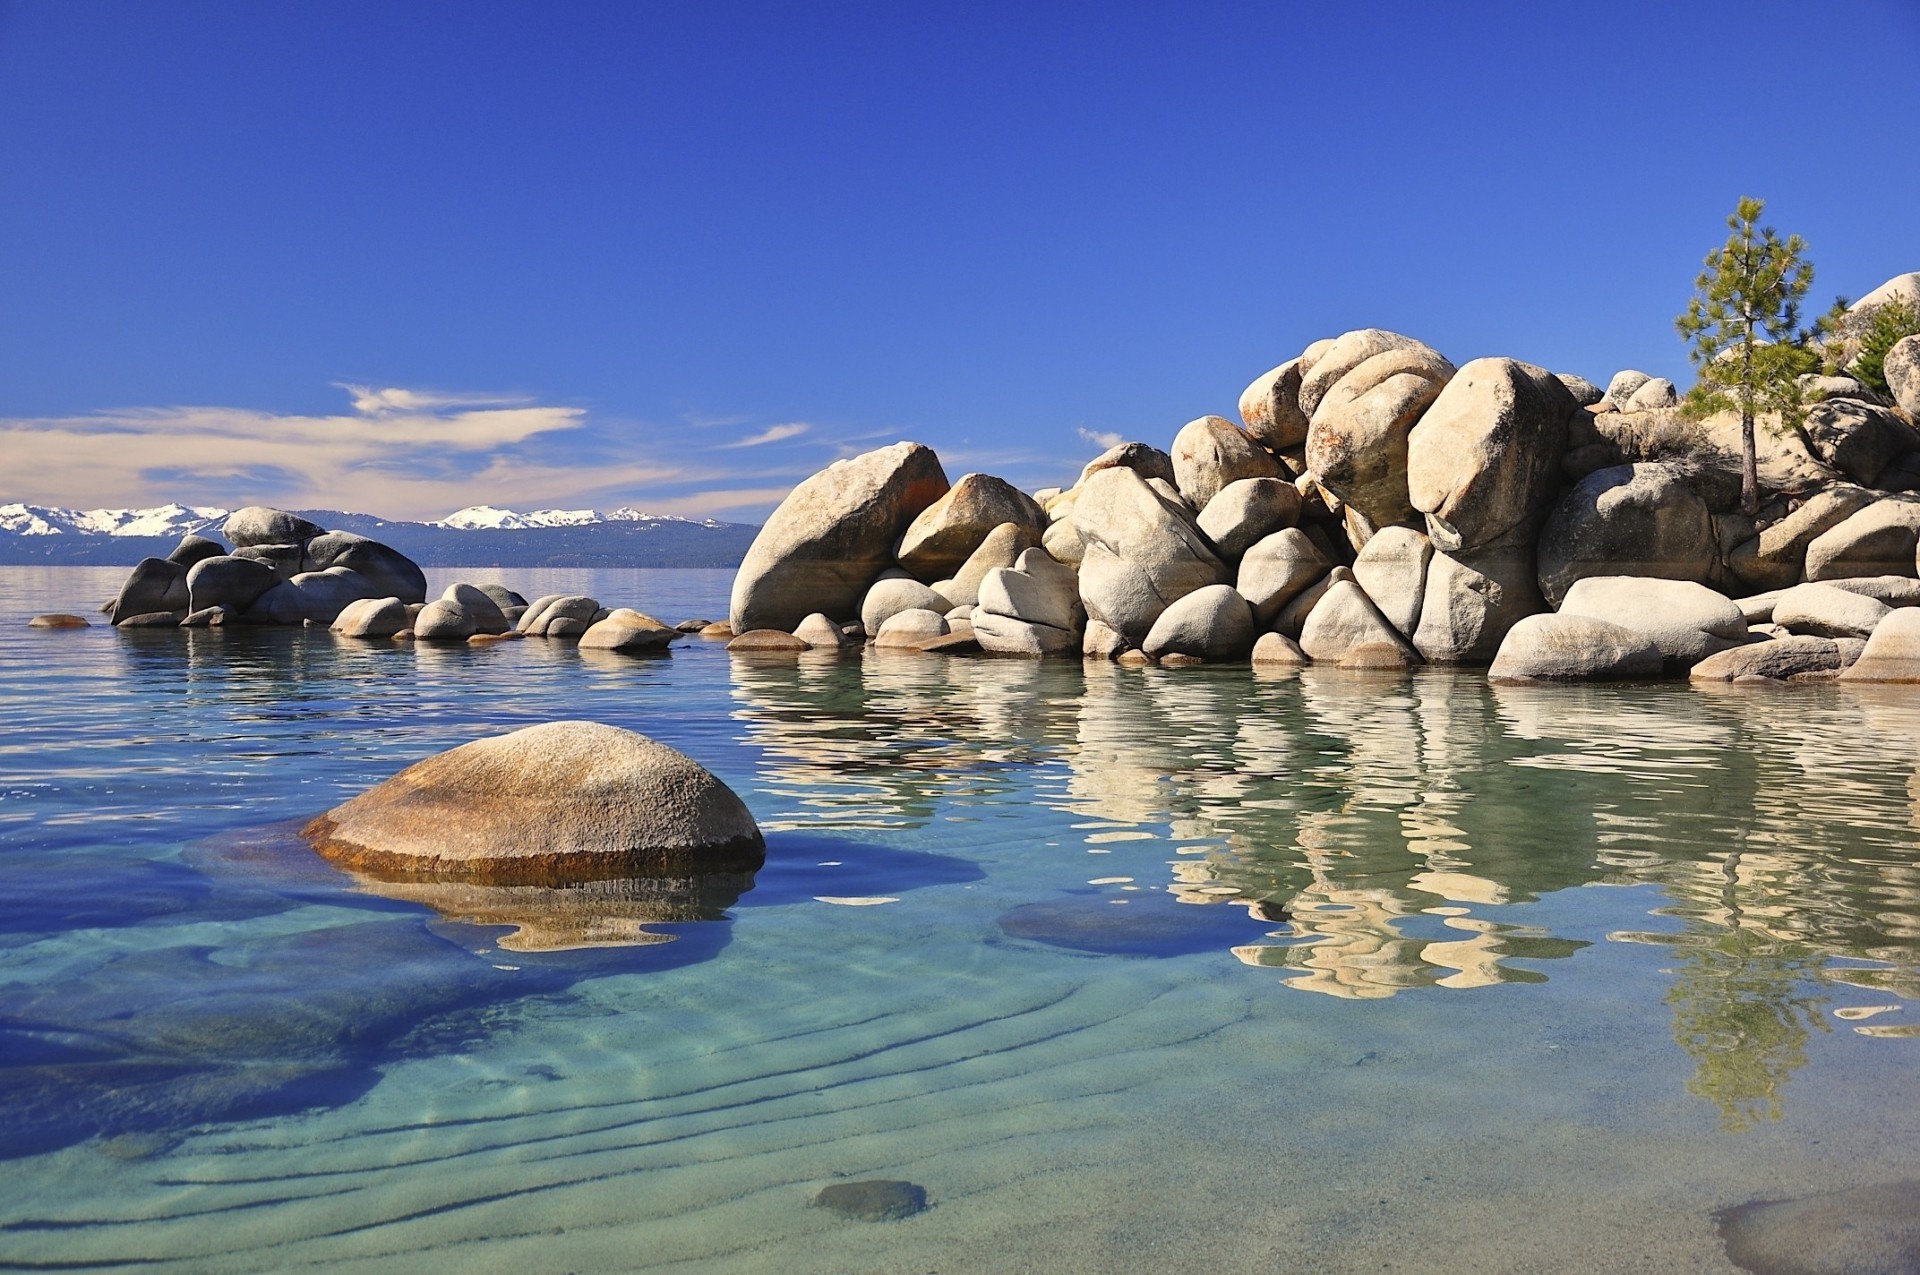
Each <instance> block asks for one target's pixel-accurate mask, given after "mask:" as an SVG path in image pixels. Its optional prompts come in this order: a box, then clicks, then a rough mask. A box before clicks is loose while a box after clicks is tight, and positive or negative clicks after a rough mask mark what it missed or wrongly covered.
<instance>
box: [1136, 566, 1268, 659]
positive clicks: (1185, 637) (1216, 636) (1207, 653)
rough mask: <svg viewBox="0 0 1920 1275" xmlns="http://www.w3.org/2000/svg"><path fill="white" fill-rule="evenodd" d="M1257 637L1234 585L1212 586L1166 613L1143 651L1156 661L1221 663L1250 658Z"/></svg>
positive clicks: (1250, 615)
mask: <svg viewBox="0 0 1920 1275" xmlns="http://www.w3.org/2000/svg"><path fill="white" fill-rule="evenodd" d="M1257 636H1259V634H1258V632H1257V630H1255V628H1254V627H1253V608H1252V607H1250V606H1248V605H1247V600H1246V599H1245V598H1243V597H1241V596H1240V595H1239V594H1238V593H1236V592H1234V589H1233V586H1232V585H1226V584H1210V585H1208V586H1206V587H1205V588H1203V589H1195V590H1194V591H1193V592H1192V593H1189V594H1188V595H1187V596H1186V597H1184V598H1181V599H1180V600H1179V601H1178V602H1175V603H1174V604H1173V605H1172V606H1170V607H1168V608H1167V609H1166V610H1165V611H1162V612H1161V613H1160V618H1159V619H1157V620H1155V621H1154V622H1153V628H1152V629H1150V630H1149V631H1148V633H1147V637H1146V640H1145V641H1144V642H1142V643H1141V644H1140V649H1141V650H1143V651H1145V652H1146V653H1147V654H1148V655H1151V656H1152V657H1153V658H1154V659H1156V660H1157V659H1160V658H1161V657H1162V656H1166V655H1186V656H1192V657H1193V658H1195V659H1201V660H1205V661H1207V662H1208V663H1210V664H1217V663H1225V662H1229V661H1233V660H1244V659H1246V658H1247V655H1248V653H1249V652H1251V651H1252V650H1253V640H1254V638H1255V637H1257Z"/></svg>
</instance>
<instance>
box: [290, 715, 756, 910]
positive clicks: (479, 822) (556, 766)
mask: <svg viewBox="0 0 1920 1275" xmlns="http://www.w3.org/2000/svg"><path fill="white" fill-rule="evenodd" d="M305 835H306V836H307V838H308V839H309V840H310V841H312V843H313V845H314V848H315V849H317V850H318V851H319V852H320V853H321V854H323V855H325V856H326V857H327V858H329V859H331V860H333V861H334V862H335V863H339V864H341V865H343V866H345V867H348V868H352V869H354V870H356V871H361V872H366V873H368V874H370V875H373V876H380V877H388V878H401V879H407V878H415V879H417V878H430V879H439V880H459V881H476V882H485V883H488V884H493V885H564V884H568V883H574V882H583V881H592V880H601V879H606V878H611V877H647V876H678V875H683V874H688V873H700V872H751V871H754V870H755V869H757V868H759V867H760V865H761V863H762V862H764V861H765V858H766V843H765V841H764V840H763V839H762V837H761V835H760V829H759V827H758V826H757V825H755V823H754V821H753V816H752V815H751V814H749V813H748V811H747V808H746V806H745V805H744V804H743V803H742V802H741V800H740V798H739V797H737V796H735V795H734V793H733V791H732V790H731V789H730V788H728V787H727V786H726V785H725V784H724V783H722V782H720V780H719V779H717V778H715V777H714V776H713V774H712V773H710V772H709V771H707V770H706V769H705V768H704V767H702V766H701V765H699V763H697V762H695V761H694V760H693V759H692V758H690V757H687V756H686V755H685V754H683V753H680V752H677V751H675V750H674V749H671V748H668V747H667V746H666V745H664V744H659V743H656V742H654V741H653V740H650V739H648V738H646V737H645V736H644V735H637V734H634V733H633V732H632V731H625V730H619V729H616V728H615V727H612V726H604V725H601V724H600V723H598V722H577V721H567V722H548V723H545V724H544V725H540V726H529V727H527V728H526V729H525V730H517V731H514V732H512V733H511V734H507V735H496V736H493V737H490V738H487V739H480V740H475V741H474V742H473V743H470V744H463V745H461V746H460V747H458V748H455V749H453V750H452V751H450V752H445V753H440V754H438V755H436V756H433V757H429V758H427V759H426V760H425V761H422V762H418V763H416V764H414V765H412V766H409V767H408V768H407V769H405V770H403V771H401V772H400V773H399V774H397V775H395V776H394V777H393V778H391V779H389V780H387V781H386V782H384V783H382V784H379V785H376V786H375V787H373V788H370V789H368V790H367V791H366V792H364V793H362V794H360V795H359V796H358V797H355V798H353V799H352V800H351V801H348V802H346V803H344V804H342V805H339V806H336V807H334V808H333V809H332V810H330V811H328V812H327V813H326V814H324V815H322V816H321V817H319V818H318V819H315V820H314V821H313V822H312V823H310V824H308V825H307V827H306V829H305Z"/></svg>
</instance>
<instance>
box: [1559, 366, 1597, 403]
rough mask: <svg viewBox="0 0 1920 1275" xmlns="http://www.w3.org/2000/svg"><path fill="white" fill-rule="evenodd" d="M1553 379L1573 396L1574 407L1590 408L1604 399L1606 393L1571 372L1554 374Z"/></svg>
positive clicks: (1584, 378)
mask: <svg viewBox="0 0 1920 1275" xmlns="http://www.w3.org/2000/svg"><path fill="white" fill-rule="evenodd" d="M1553 375H1554V377H1555V378H1556V379H1557V380H1558V381H1559V382H1560V384H1562V385H1564V386H1566V387H1567V393H1568V394H1571V395H1572V396H1573V401H1574V404H1575V406H1578V407H1592V406H1593V405H1594V404H1595V403H1598V402H1600V401H1601V400H1602V399H1604V398H1606V396H1607V392H1606V391H1605V390H1603V389H1601V388H1600V387H1599V386H1598V385H1595V384H1594V383H1593V382H1592V381H1589V380H1588V379H1587V378H1586V377H1584V376H1575V375H1574V374H1573V373H1571V372H1555V373H1554V374H1553Z"/></svg>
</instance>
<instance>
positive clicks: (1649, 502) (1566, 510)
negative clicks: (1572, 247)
mask: <svg viewBox="0 0 1920 1275" xmlns="http://www.w3.org/2000/svg"><path fill="white" fill-rule="evenodd" d="M1461 375H1463V376H1464V375H1465V373H1464V372H1463V373H1462V374H1461ZM1456 383H1457V381H1456ZM1717 554H1718V544H1717V542H1716V541H1715V539H1714V535H1713V517H1712V515H1711V514H1710V513H1708V511H1707V505H1706V502H1705V501H1703V500H1702V499H1700V496H1699V494H1698V493H1696V492H1695V491H1694V489H1693V488H1692V487H1691V486H1690V485H1689V484H1688V483H1687V480H1686V478H1685V476H1684V475H1683V474H1682V473H1681V471H1680V470H1679V469H1678V468H1676V467H1674V466H1671V465H1662V464H1638V465H1617V466H1614V467H1613V468H1611V469H1599V470H1595V471H1594V472H1593V473H1591V474H1588V475H1587V476H1586V477H1585V478H1583V479H1581V480H1580V482H1579V484H1578V485H1576V486H1575V487H1574V489H1573V490H1572V491H1571V492H1569V493H1568V494H1567V496H1566V498H1565V499H1564V500H1562V501H1561V502H1560V504H1559V505H1558V506H1557V507H1556V508H1555V509H1554V511H1553V514H1552V515H1551V516H1550V517H1549V518H1548V519H1547V522H1546V525H1545V527H1543V528H1542V529H1541V532H1540V541H1539V572H1540V591H1541V592H1542V593H1544V594H1545V595H1546V598H1547V601H1549V602H1551V603H1553V604H1555V605H1558V604H1559V602H1560V600H1561V599H1562V598H1564V597H1565V596H1566V594H1567V590H1568V589H1570V588H1572V587H1573V583H1574V581H1576V580H1579V579H1581V578H1583V577H1585V576H1619V575H1633V576H1651V577H1654V578H1657V579H1662V580H1693V581H1705V580H1707V579H1709V578H1710V577H1711V576H1712V574H1713V570H1714V566H1715V563H1716V561H1717ZM1908 559H1909V565H1911V559H1912V555H1911V554H1909V555H1908Z"/></svg>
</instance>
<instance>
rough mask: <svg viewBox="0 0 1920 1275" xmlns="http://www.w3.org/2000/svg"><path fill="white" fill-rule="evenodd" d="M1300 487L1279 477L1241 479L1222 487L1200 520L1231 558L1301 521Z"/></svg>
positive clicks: (1212, 538)
mask: <svg viewBox="0 0 1920 1275" xmlns="http://www.w3.org/2000/svg"><path fill="white" fill-rule="evenodd" d="M1300 504H1301V501H1300V489H1299V488H1297V487H1295V486H1294V485H1293V484H1292V483H1290V482H1287V481H1285V480H1284V479H1280V478H1242V479H1240V480H1239V481H1238V482H1231V483H1228V484H1227V485H1226V486H1225V487H1222V488H1221V489H1220V491H1219V493H1218V494H1217V495H1215V496H1214V498H1213V499H1212V500H1209V501H1208V502H1207V507H1206V508H1205V509H1202V510H1201V511H1200V517H1199V518H1198V520H1197V522H1198V524H1199V527H1200V530H1201V531H1203V532H1205V533H1206V535H1207V539H1209V540H1211V541H1212V542H1213V546H1214V548H1216V549H1218V550H1219V551H1220V556H1221V557H1223V558H1225V559H1227V560H1229V561H1232V560H1234V559H1237V558H1239V557H1240V555H1242V554H1244V553H1245V552H1246V551H1247V550H1248V549H1250V548H1251V547H1252V546H1253V544H1254V542H1255V541H1257V540H1262V539H1265V538H1266V537H1267V536H1270V535H1272V534H1273V533H1274V532H1276V531H1279V530H1282V529H1283V528H1286V527H1291V526H1293V525H1294V524H1295V523H1297V522H1299V521H1300Z"/></svg>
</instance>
